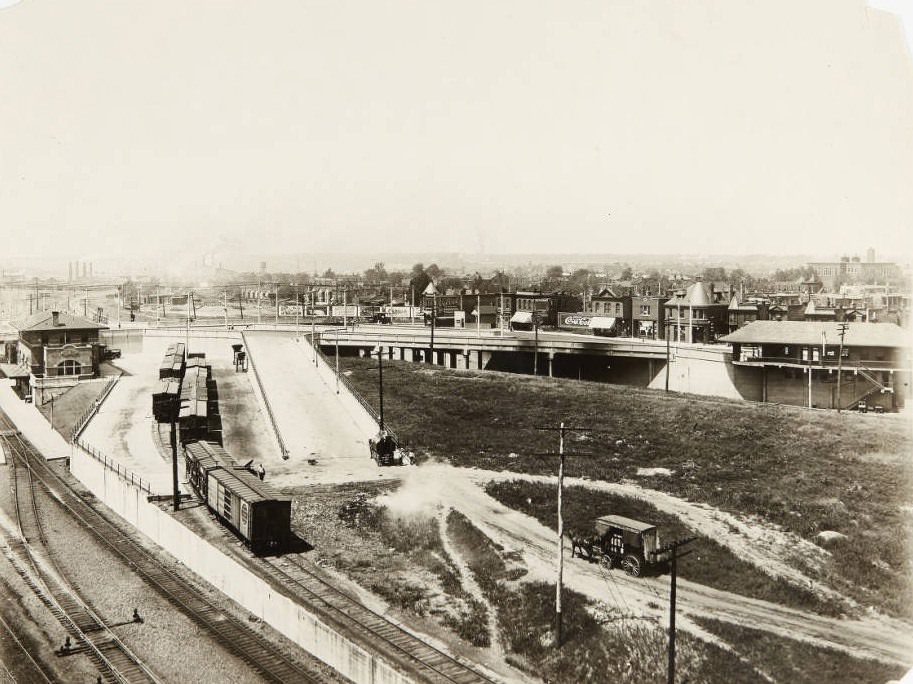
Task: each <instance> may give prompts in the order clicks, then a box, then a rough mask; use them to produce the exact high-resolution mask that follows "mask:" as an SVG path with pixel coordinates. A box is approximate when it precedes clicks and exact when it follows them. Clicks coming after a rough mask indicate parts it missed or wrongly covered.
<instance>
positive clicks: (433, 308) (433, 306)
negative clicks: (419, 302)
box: [428, 294, 437, 363]
mask: <svg viewBox="0 0 913 684" xmlns="http://www.w3.org/2000/svg"><path fill="white" fill-rule="evenodd" d="M436 318H437V295H436V294H432V295H431V350H430V351H429V354H428V363H434V319H436Z"/></svg>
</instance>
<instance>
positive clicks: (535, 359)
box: [533, 309, 539, 375]
mask: <svg viewBox="0 0 913 684" xmlns="http://www.w3.org/2000/svg"><path fill="white" fill-rule="evenodd" d="M533 337H534V341H533V375H539V312H538V311H536V310H535V309H533Z"/></svg>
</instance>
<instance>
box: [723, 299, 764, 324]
mask: <svg viewBox="0 0 913 684" xmlns="http://www.w3.org/2000/svg"><path fill="white" fill-rule="evenodd" d="M728 315H729V332H734V331H736V330H738V329H739V328H741V327H742V326H744V325H748V324H749V323H753V322H754V321H766V320H767V319H768V318H769V317H770V305H769V304H768V303H767V302H766V301H751V300H749V301H745V302H743V301H740V300H739V297H738V295H733V296H732V299H730V300H729V310H728Z"/></svg>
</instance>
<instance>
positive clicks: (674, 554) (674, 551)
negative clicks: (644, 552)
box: [656, 537, 697, 684]
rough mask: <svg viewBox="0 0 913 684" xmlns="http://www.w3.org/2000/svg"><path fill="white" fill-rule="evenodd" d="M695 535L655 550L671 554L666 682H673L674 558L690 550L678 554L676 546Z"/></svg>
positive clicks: (690, 540)
mask: <svg viewBox="0 0 913 684" xmlns="http://www.w3.org/2000/svg"><path fill="white" fill-rule="evenodd" d="M695 539H697V537H687V538H685V539H678V540H676V541H674V542H670V543H668V544H665V545H664V546H662V547H660V548H659V549H657V550H656V553H657V555H658V554H661V553H666V552H669V551H671V552H672V556H671V558H670V570H671V575H672V588H671V589H670V591H669V669H668V680H667V681H668V684H675V573H676V560H677V559H679V558H684V557H685V556H687V555H688V554H689V553H691V552H690V551H686V552H685V553H682V554H679V553H678V548H679V547H680V546H684V545H685V544H690V543H691V542H693V541H694V540H695Z"/></svg>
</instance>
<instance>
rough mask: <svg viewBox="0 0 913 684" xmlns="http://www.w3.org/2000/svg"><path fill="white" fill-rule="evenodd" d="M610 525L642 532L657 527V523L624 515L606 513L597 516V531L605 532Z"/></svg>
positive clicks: (629, 530)
mask: <svg viewBox="0 0 913 684" xmlns="http://www.w3.org/2000/svg"><path fill="white" fill-rule="evenodd" d="M609 527H618V528H620V529H622V530H627V531H628V532H636V533H638V534H639V533H642V532H647V531H649V530H654V529H656V525H651V524H650V523H645V522H641V521H640V520H634V519H632V518H626V517H624V516H623V515H604V516H602V517H601V518H596V531H597V532H599V533H600V534H604V533H605V531H606V530H607V529H608V528H609Z"/></svg>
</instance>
